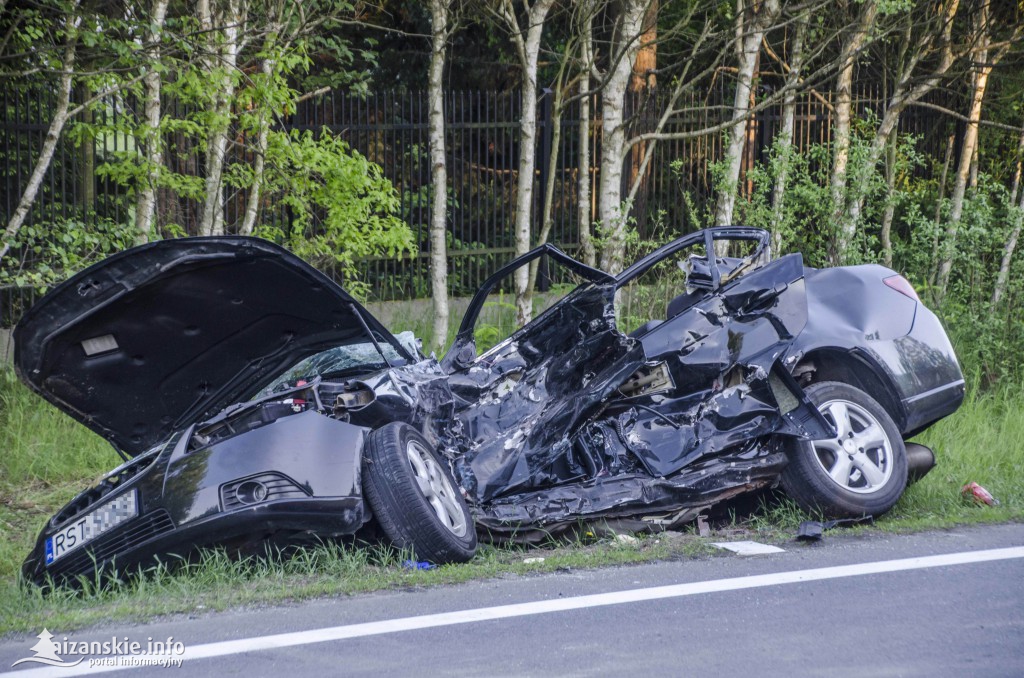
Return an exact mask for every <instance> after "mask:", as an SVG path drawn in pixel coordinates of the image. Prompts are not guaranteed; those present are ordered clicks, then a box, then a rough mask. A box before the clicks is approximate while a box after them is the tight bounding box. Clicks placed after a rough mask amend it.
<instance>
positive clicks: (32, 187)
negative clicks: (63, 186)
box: [0, 0, 82, 259]
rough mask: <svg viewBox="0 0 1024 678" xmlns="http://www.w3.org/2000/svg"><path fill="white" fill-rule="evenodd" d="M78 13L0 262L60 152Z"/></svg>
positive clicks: (0, 246) (0, 247)
mask: <svg viewBox="0 0 1024 678" xmlns="http://www.w3.org/2000/svg"><path fill="white" fill-rule="evenodd" d="M77 10H78V2H77V0H76V1H75V2H74V3H73V5H72V6H71V12H72V13H71V14H69V15H68V17H67V23H66V24H65V26H64V28H63V31H62V32H63V34H64V50H63V55H62V57H61V60H60V64H59V68H60V81H59V84H58V85H57V102H56V106H55V108H54V112H53V119H52V120H51V121H50V126H49V128H48V129H47V130H46V138H45V139H44V141H43V146H42V148H41V149H40V151H39V158H38V159H37V160H36V164H35V167H34V168H33V170H32V174H31V176H29V179H28V183H27V184H26V185H25V190H24V191H23V192H22V195H21V199H20V200H19V201H18V206H17V207H16V208H15V209H14V213H13V214H12V215H11V218H10V219H8V221H7V227H6V228H5V229H4V235H3V241H2V242H0V259H3V257H5V256H6V255H7V253H8V252H9V251H10V249H11V242H12V241H13V240H14V238H15V237H16V236H17V235H18V231H20V230H21V227H22V225H23V224H24V223H25V218H26V217H27V216H28V213H29V210H31V209H32V203H33V202H35V199H36V194H37V193H38V192H39V187H40V186H41V185H42V183H43V177H44V176H45V175H46V170H47V169H49V167H50V161H51V160H53V153H54V151H55V150H56V149H57V142H58V141H60V137H61V133H62V132H63V131H64V125H65V123H66V122H67V120H68V108H69V106H70V104H71V87H72V83H73V80H74V75H75V73H74V69H75V56H76V54H77V50H78V38H79V35H78V29H79V27H80V26H81V22H82V18H81V16H80V15H79V14H78V11H77Z"/></svg>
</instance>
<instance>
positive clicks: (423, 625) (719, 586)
mask: <svg viewBox="0 0 1024 678" xmlns="http://www.w3.org/2000/svg"><path fill="white" fill-rule="evenodd" d="M1013 558H1024V546H1015V547H1012V548H1003V549H989V550H985V551H964V552H960V553H947V554H944V555H938V556H922V557H918V558H903V559H900V560H882V561H878V562H873V563H858V564H856V565H839V566H835V567H821V568H815V569H810V570H794V571H791V572H775V573H772V574H759V575H753V576H749V577H735V578H732V579H715V580H711V581H701V582H692V583H689V584H673V585H669V586H655V587H651V588H643V589H630V590H627V591H614V592H611V593H598V594H594V595H589V596H576V597H572V598H556V599H553V600H537V601H533V602H530V603H517V604H513V605H499V606H497V607H482V608H477V609H473V610H459V611H457V612H442V613H440V614H426V615H421V616H418V617H403V618H400V619H386V620H383V621H375V622H367V623H363V624H349V625H346V626H333V627H330V628H324V629H313V630H311V631H296V632H294V633H279V634H275V635H270V636H258V637H255V638H242V639H239V640H226V641H222V642H219V643H207V644H205V645H195V646H193V647H187V648H186V649H185V653H184V654H183V655H180V658H181V659H183V660H184V661H185V662H189V661H192V660H196V659H207V658H210V657H224V656H228V655H234V654H242V653H244V652H259V651H263V650H271V649H274V648H280V647H294V646H296V645H309V644H311V643H324V642H328V641H332V640H345V639H347V638H361V637H365V636H376V635H381V634H385V633H398V632H400V631H414V630H417V629H427V628H435V627H438V626H451V625H454V624H469V623H472V622H481V621H490V620H494V619H508V618H510V617H522V616H526V615H533V614H548V613H551V612H564V611H566V610H579V609H584V608H589V607H602V606H606V605H621V604H623V603H638V602H642V601H645V600H658V599H662V598H678V597H682V596H693V595H698V594H702V593H718V592H721V591H736V590H739V589H752V588H759V587H763V586H777V585H780V584H799V583H802V582H810V581H821V580H824V579H838V578H842V577H858V576H863V575H869V574H883V573H886V572H902V571H906V570H921V569H926V568H931V567H947V566H950V565H967V564H971V563H983V562H988V561H994V560H1008V559H1013ZM26 655H28V652H27V651H26ZM140 656H144V655H140ZM122 668H123V667H116V666H115V667H110V666H95V667H89V665H88V660H87V661H84V662H82V663H81V664H79V665H78V666H74V667H42V668H37V669H29V670H26V671H10V672H7V673H3V674H0V676H21V677H23V678H32V677H36V676H81V675H91V674H94V673H105V672H107V671H118V670H121V669H122Z"/></svg>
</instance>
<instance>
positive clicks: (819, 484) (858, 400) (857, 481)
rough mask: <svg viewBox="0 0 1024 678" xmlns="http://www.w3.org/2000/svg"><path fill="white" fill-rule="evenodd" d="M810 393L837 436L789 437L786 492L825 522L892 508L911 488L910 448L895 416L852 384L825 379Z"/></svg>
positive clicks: (785, 480) (808, 390) (783, 485)
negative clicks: (825, 520)
mask: <svg viewBox="0 0 1024 678" xmlns="http://www.w3.org/2000/svg"><path fill="white" fill-rule="evenodd" d="M805 392H806V393H807V397H808V398H809V399H810V401H811V402H812V403H813V404H814V405H815V406H816V407H817V408H818V410H819V411H820V412H821V413H822V415H824V416H825V418H826V419H827V420H828V421H829V423H831V424H833V425H834V426H836V429H837V436H836V438H834V439H833V438H828V439H824V440H814V441H808V440H797V439H790V442H789V444H788V451H789V464H788V465H787V466H786V468H785V470H783V472H782V477H781V483H782V489H783V490H785V492H786V494H788V495H789V496H790V497H791V498H792V499H793V500H794V501H796V503H797V504H798V505H799V506H800V507H801V508H802V509H804V510H805V511H808V512H810V513H814V514H821V515H822V516H824V517H826V518H860V517H864V516H868V515H870V516H879V515H881V514H883V513H885V512H886V511H888V510H889V509H891V508H892V507H893V506H894V505H895V504H896V502H897V501H898V500H899V498H900V496H901V495H902V494H903V490H904V488H906V486H907V453H906V448H905V447H904V444H903V438H902V436H901V435H900V431H899V429H898V428H897V427H896V424H895V423H894V422H893V420H892V417H890V416H889V414H888V412H886V411H885V408H883V407H882V406H881V405H879V404H878V402H877V401H875V399H874V398H872V397H871V396H869V395H868V394H867V393H865V392H864V391H861V390H860V389H858V388H855V387H853V386H850V385H849V384H844V383H841V382H835V381H823V382H819V383H816V384H811V385H810V386H808V387H807V388H806V389H805Z"/></svg>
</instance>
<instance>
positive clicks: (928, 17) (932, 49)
mask: <svg viewBox="0 0 1024 678" xmlns="http://www.w3.org/2000/svg"><path fill="white" fill-rule="evenodd" d="M959 7H960V0H945V1H944V2H940V3H938V5H937V6H935V5H932V4H930V3H925V4H923V5H920V6H918V8H917V9H918V10H921V11H909V12H907V13H906V14H905V16H904V18H903V22H904V25H903V30H902V31H901V32H900V33H899V34H898V37H897V40H898V42H899V44H900V46H901V47H900V55H899V59H898V66H897V72H896V78H895V80H896V82H895V86H894V88H893V93H892V95H891V96H890V97H889V100H888V102H887V104H886V107H885V110H884V112H883V113H882V117H881V118H880V120H879V122H878V125H877V127H876V129H875V132H874V135H873V136H872V138H871V141H870V142H869V145H868V149H867V158H866V160H865V162H864V163H863V166H862V167H861V168H860V170H859V171H858V172H857V173H856V174H855V176H854V183H853V185H852V186H851V187H850V192H849V196H848V197H846V198H844V199H846V200H847V201H848V205H847V208H846V212H845V215H844V217H843V221H842V232H843V234H844V237H843V239H842V243H843V245H844V246H845V245H848V244H849V242H850V241H851V240H852V238H853V236H854V234H855V233H856V230H857V228H858V225H859V222H860V217H861V211H862V210H863V207H864V200H865V198H866V196H867V192H868V183H869V181H870V178H871V175H872V174H873V173H874V171H875V169H876V167H877V166H878V163H879V161H880V160H881V158H882V154H883V153H884V152H885V149H886V148H887V143H888V141H889V139H890V137H891V136H892V134H893V132H894V131H895V130H896V126H897V125H898V124H899V120H900V116H901V115H902V114H903V111H904V110H906V108H907V107H908V106H910V105H912V104H914V103H916V102H918V101H920V100H921V99H922V98H923V97H924V96H925V95H926V94H928V93H929V92H931V91H932V90H934V89H935V87H936V86H938V85H939V83H940V82H941V81H942V79H943V77H944V76H945V75H946V73H947V72H948V71H949V69H950V68H951V67H952V66H953V64H954V63H955V62H956V60H957V58H958V56H959V55H958V54H957V53H955V52H954V49H953V39H952V34H953V25H954V21H955V19H956V16H957V11H958V9H959ZM890 256H891V252H890Z"/></svg>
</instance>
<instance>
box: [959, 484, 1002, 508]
mask: <svg viewBox="0 0 1024 678" xmlns="http://www.w3.org/2000/svg"><path fill="white" fill-rule="evenodd" d="M960 494H961V495H963V498H964V499H969V500H971V501H973V502H974V503H975V504H986V505H988V506H999V500H998V499H996V498H995V497H993V496H992V493H991V492H989V491H988V490H986V489H985V488H984V487H982V486H981V485H979V484H978V483H975V482H969V483H967V484H966V485H964V486H963V487H962V488H960Z"/></svg>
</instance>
